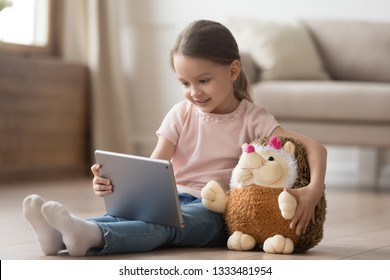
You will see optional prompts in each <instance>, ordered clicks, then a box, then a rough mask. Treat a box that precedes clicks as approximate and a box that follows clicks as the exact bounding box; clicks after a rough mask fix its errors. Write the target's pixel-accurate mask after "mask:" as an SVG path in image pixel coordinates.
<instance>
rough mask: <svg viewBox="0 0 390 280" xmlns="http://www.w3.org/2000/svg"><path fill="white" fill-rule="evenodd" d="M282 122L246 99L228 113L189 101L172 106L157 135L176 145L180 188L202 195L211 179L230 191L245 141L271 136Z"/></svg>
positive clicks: (181, 190)
mask: <svg viewBox="0 0 390 280" xmlns="http://www.w3.org/2000/svg"><path fill="white" fill-rule="evenodd" d="M278 125H279V124H278V123H277V121H276V120H275V118H274V117H273V116H272V115H271V114H270V113H269V112H268V111H267V109H266V108H264V107H260V106H257V105H255V104H253V103H251V102H249V101H248V100H246V99H243V100H242V101H241V102H240V104H239V106H238V107H237V108H236V110H235V111H234V112H232V113H230V114H226V115H218V114H209V113H203V112H201V111H200V110H199V109H198V108H197V107H196V106H195V105H193V104H192V103H191V102H189V101H187V100H185V101H182V102H180V103H178V104H176V105H174V106H173V107H172V109H171V110H170V111H169V112H168V114H167V115H166V116H165V118H164V120H163V122H162V124H161V126H160V128H159V129H158V130H157V135H161V136H163V137H165V138H166V139H167V140H169V141H171V142H172V143H173V144H175V146H176V150H175V153H174V155H173V157H172V165H173V168H174V171H175V178H176V183H177V186H178V191H179V192H183V193H188V194H191V195H193V196H195V197H200V192H201V189H202V188H203V187H204V186H205V185H206V184H207V182H209V181H211V180H216V181H218V182H219V183H220V184H221V185H222V186H223V188H224V189H225V190H226V191H227V190H228V188H229V182H230V177H231V172H232V170H233V168H234V167H235V166H236V165H237V162H238V158H239V156H240V154H241V146H242V144H244V143H249V142H251V141H252V140H254V139H256V138H259V137H263V136H269V135H270V134H271V133H272V131H273V130H274V129H275V128H276V127H277V126H278Z"/></svg>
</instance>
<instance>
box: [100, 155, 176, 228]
mask: <svg viewBox="0 0 390 280" xmlns="http://www.w3.org/2000/svg"><path fill="white" fill-rule="evenodd" d="M95 159H96V163H98V164H99V165H100V166H101V167H100V169H99V176H101V177H105V178H108V179H110V180H111V183H112V185H113V193H112V194H109V195H106V196H104V202H105V205H106V209H107V214H109V215H111V216H115V217H121V218H126V219H129V220H139V221H144V222H148V223H154V224H161V225H166V226H172V227H178V228H182V227H183V217H182V213H181V208H180V202H179V198H178V195H177V188H176V182H175V177H174V173H173V168H172V164H171V162H170V161H168V160H157V159H151V158H148V157H140V156H134V155H127V154H120V153H114V152H109V151H102V150H96V151H95Z"/></svg>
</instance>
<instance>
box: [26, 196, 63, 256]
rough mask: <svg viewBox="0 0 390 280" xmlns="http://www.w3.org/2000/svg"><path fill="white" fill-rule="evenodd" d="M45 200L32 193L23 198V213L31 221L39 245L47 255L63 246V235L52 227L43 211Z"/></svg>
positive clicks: (56, 251)
mask: <svg viewBox="0 0 390 280" xmlns="http://www.w3.org/2000/svg"><path fill="white" fill-rule="evenodd" d="M44 203H45V201H44V200H43V199H42V198H41V197H40V196H38V195H36V194H32V195H29V196H27V197H26V198H25V199H24V200H23V215H24V217H25V218H26V220H27V221H28V222H29V223H30V226H31V227H32V229H33V231H34V233H35V236H36V238H37V241H38V243H39V247H40V248H41V250H42V252H43V253H44V254H45V255H56V254H58V252H59V251H60V250H61V248H62V245H63V243H62V235H61V233H60V232H59V231H58V230H56V229H55V228H53V227H51V226H50V225H49V224H48V223H47V222H46V219H45V217H43V215H42V212H41V207H42V205H43V204H44Z"/></svg>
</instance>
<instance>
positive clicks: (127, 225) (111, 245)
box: [88, 193, 227, 254]
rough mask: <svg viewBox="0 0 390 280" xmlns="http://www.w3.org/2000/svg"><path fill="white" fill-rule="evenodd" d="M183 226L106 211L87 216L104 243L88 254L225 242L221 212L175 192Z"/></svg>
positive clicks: (197, 199)
mask: <svg viewBox="0 0 390 280" xmlns="http://www.w3.org/2000/svg"><path fill="white" fill-rule="evenodd" d="M179 200H180V205H181V209H182V214H183V220H184V228H182V229H179V228H174V227H169V226H163V225H158V224H151V223H146V222H143V221H133V220H127V219H123V218H118V217H112V216H109V215H103V216H101V217H97V218H92V219H88V220H89V221H92V222H95V223H96V224H97V225H99V226H100V227H101V229H102V231H103V235H104V239H105V242H106V244H105V246H104V248H103V249H102V250H99V251H98V250H95V249H92V250H90V251H89V253H90V254H116V253H132V252H146V251H150V250H153V249H155V248H158V247H162V246H182V247H185V246H191V247H196V246H198V247H199V246H212V247H216V246H226V242H227V231H226V227H225V222H224V220H223V216H222V214H219V213H215V212H212V211H210V210H208V209H206V208H205V207H204V206H203V204H202V200H201V199H199V198H195V197H193V196H191V195H189V194H183V193H179Z"/></svg>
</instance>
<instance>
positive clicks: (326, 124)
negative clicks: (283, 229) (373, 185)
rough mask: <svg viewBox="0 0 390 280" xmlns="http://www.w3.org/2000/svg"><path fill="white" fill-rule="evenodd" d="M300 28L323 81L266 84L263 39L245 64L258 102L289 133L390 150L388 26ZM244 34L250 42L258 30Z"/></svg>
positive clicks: (312, 24)
mask: <svg viewBox="0 0 390 280" xmlns="http://www.w3.org/2000/svg"><path fill="white" fill-rule="evenodd" d="M246 24H250V23H246ZM300 24H301V26H303V28H304V29H305V30H306V32H307V34H308V35H309V37H310V40H311V41H312V43H313V46H314V48H315V50H316V51H317V54H318V56H319V59H320V60H321V63H322V67H323V70H324V73H325V77H324V75H322V74H321V75H322V76H321V75H320V76H319V79H315V77H314V78H313V77H309V79H305V78H304V77H299V80H298V79H294V78H288V77H287V78H283V77H282V78H272V77H271V79H269V78H268V79H267V80H264V79H263V80H262V76H263V77H264V75H262V72H264V69H262V67H261V66H260V65H259V64H260V63H261V59H262V57H261V55H259V54H258V53H256V51H258V49H259V45H260V43H261V47H262V48H263V47H264V46H265V43H264V38H262V40H261V42H260V41H259V40H258V41H257V42H254V41H251V42H250V43H248V44H246V45H247V48H246V49H245V50H244V52H243V55H242V59H243V65H244V69H245V71H246V73H247V75H248V77H249V79H250V80H251V81H252V86H253V93H254V101H255V103H258V104H262V105H265V106H266V107H268V108H269V110H270V111H271V112H272V113H273V114H274V115H275V116H276V118H277V119H278V121H279V122H280V123H281V124H282V125H283V126H285V127H286V128H288V129H291V130H294V131H297V132H301V133H303V134H305V135H308V136H311V137H313V138H314V139H317V140H318V141H320V142H322V143H324V144H337V145H360V146H372V147H378V148H389V147H390V23H379V22H363V21H341V20H304V21H300ZM250 26H253V23H252V25H250ZM241 28H242V29H243V30H244V29H245V26H244V27H242V26H241ZM241 31H242V30H241ZM238 32H240V30H238ZM245 32H247V33H248V31H247V30H246V31H245ZM246 35H247V36H251V37H250V38H251V40H253V37H255V36H256V34H255V31H252V33H248V34H246ZM239 37H240V36H239ZM274 37H275V36H274ZM247 38H249V37H247ZM246 43H247V42H246ZM287 43H288V42H287ZM290 43H291V42H290ZM251 44H252V46H253V49H251ZM267 46H269V44H268V45H267ZM306 52H307V51H306ZM264 53H265V52H264ZM268 54H269V50H268ZM256 59H257V60H256ZM259 59H260V63H258V61H259ZM264 60H265V59H264ZM301 62H302V63H305V61H303V60H302V59H301ZM286 67H287V66H286ZM289 67H291V66H289ZM293 67H294V66H293ZM297 67H299V65H298V66H297ZM281 68H283V67H281ZM266 71H268V69H266ZM263 74H264V73H263Z"/></svg>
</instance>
